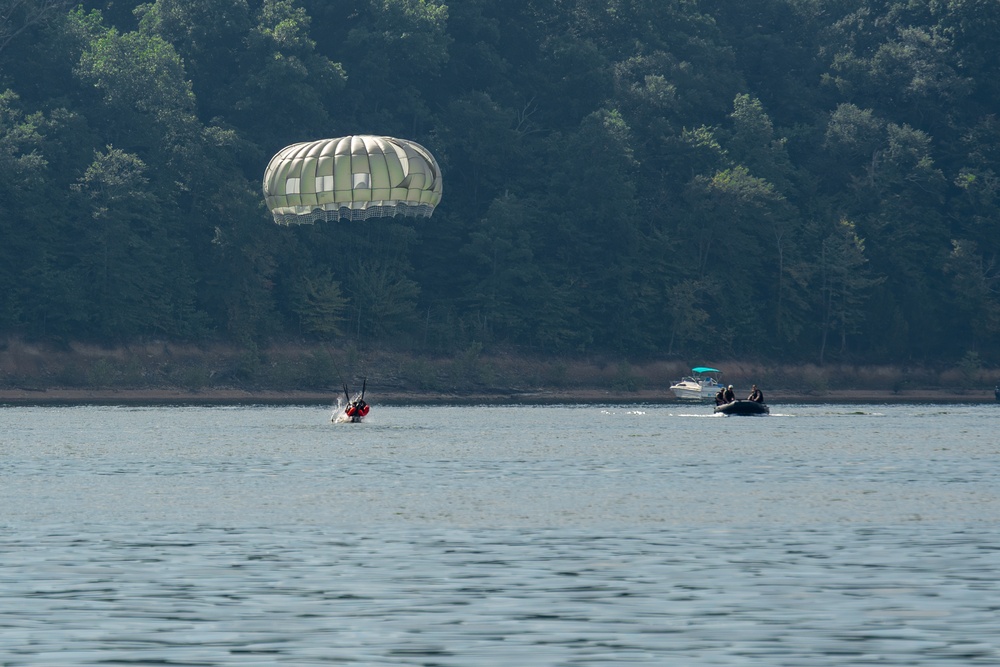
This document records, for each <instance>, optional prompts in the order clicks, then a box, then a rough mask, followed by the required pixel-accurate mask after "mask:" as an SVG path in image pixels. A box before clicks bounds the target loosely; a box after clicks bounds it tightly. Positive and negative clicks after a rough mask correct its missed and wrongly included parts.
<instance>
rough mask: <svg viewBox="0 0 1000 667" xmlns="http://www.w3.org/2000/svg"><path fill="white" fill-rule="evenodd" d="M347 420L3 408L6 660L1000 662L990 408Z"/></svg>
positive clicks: (601, 410) (290, 410)
mask: <svg viewBox="0 0 1000 667" xmlns="http://www.w3.org/2000/svg"><path fill="white" fill-rule="evenodd" d="M372 398H373V399H376V397H375V396H372ZM329 418H330V410H329V409H328V408H325V407H322V406H320V407H316V406H298V407H287V406H286V407H269V406H247V407H95V406H81V407H0V665H2V666H4V667H11V666H15V665H44V666H46V667H49V666H53V667H60V666H70V665H72V666H79V665H241V666H243V665H379V666H380V665H447V666H454V667H480V666H496V667H509V666H510V665H517V666H518V667H531V666H536V665H537V666H542V665H545V666H548V665H552V666H555V665H559V666H570V665H573V666H577V665H578V666H589V665H679V666H684V667H690V666H701V665H761V666H767V667H774V666H779V665H788V666H794V667H808V666H811V665H838V666H839V665H851V666H855V665H908V666H912V665H939V666H941V667H945V666H947V667H954V666H956V665H998V664H1000V406H997V405H774V406H772V414H771V415H770V416H767V417H716V416H714V415H711V408H710V407H709V406H707V405H706V406H680V405H677V404H670V405H603V406H601V405H597V406H595V405H580V406H534V407H523V406H500V407H489V406H483V407H423V406H422V407H403V406H397V407H389V406H382V407H380V406H379V405H378V403H377V400H376V402H375V404H374V405H373V407H372V413H371V415H370V416H369V418H368V420H367V421H366V422H365V423H363V424H331V423H330V421H329Z"/></svg>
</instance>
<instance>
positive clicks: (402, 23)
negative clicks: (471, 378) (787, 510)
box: [0, 0, 1000, 363]
mask: <svg viewBox="0 0 1000 667" xmlns="http://www.w3.org/2000/svg"><path fill="white" fill-rule="evenodd" d="M998 28H1000V5H998V4H997V3H984V2H977V1H976V0H949V1H944V0H942V1H941V2H928V3H907V2H902V1H895V2H894V1H892V0H887V1H883V0H880V1H878V2H875V1H874V0H829V1H827V0H767V1H766V2H754V3H744V2H736V1H734V0H698V1H693V0H692V1H690V2H682V3H668V2H662V1H660V0H657V1H652V0H632V1H630V2H611V3H609V2H589V1H587V0H574V1H571V2H553V1H552V0H463V2H461V3H453V4H450V3H447V2H435V1H431V0H350V1H348V0H155V1H154V2H147V3H139V2H132V3H129V2H124V3H123V2H114V3H112V2H103V1H88V2H84V3H82V4H80V5H70V4H69V3H67V2H56V1H55V0H0V333H3V334H6V335H20V336H24V337H28V338H37V339H56V340H71V339H80V340H90V341H95V342H102V343H107V344H123V343H128V342H131V341H143V340H151V339H168V340H184V341H194V342H199V341H218V340H222V341H230V342H233V343H236V344H240V345H245V346H248V347H250V348H254V347H256V346H259V345H262V344H265V343H267V342H269V341H275V340H278V341H280V340H317V341H342V342H344V341H354V342H357V343H358V344H364V345H372V344H377V345H382V346H391V347H394V348H398V349H409V350H419V351H429V352H445V353H447V352H453V351H463V350H467V349H489V348H491V347H503V348H508V349H521V350H530V351H532V352H536V353H537V352H542V353H568V354H575V353H608V354H612V355H617V356H620V357H626V358H628V357H635V358H638V357H651V356H655V355H663V354H670V355H683V356H684V357H686V358H690V359H694V360H696V359H697V358H699V357H701V356H703V355H705V356H711V357H713V358H718V357H720V356H726V355H736V356H743V357H752V358H759V359H781V360H787V361H793V360H795V361H830V360H845V359H846V360H855V361H884V362H907V361H920V362H926V361H934V360H945V361H947V360H957V359H961V358H963V357H965V356H966V355H967V353H970V352H975V353H977V354H978V355H979V356H980V357H981V358H982V359H983V360H985V361H987V362H991V363H997V362H1000V353H998V352H997V350H1000V347H998V343H1000V292H998V290H1000V283H998V274H997V268H998V267H997V264H998V262H997V257H998V253H1000V233H998V223H1000V206H998V204H1000V179H998V176H997V173H998V171H1000V170H998V164H1000V121H998V119H997V115H996V114H997V110H998V109H1000V85H998V83H997V81H998V80H1000V71H998V70H1000V64H998V61H997V59H996V57H995V54H996V51H995V46H994V43H995V38H996V34H997V29H998ZM358 133H368V134H386V135H393V136H400V137H405V138H408V139H413V140H416V141H418V142H420V143H422V144H424V145H425V146H427V147H428V148H429V149H430V150H431V151H432V152H433V153H434V155H435V156H436V157H437V159H438V161H439V162H440V164H441V167H442V169H443V172H444V183H445V191H444V199H443V202H442V204H441V206H440V207H439V209H438V211H437V212H436V213H435V215H434V216H433V218H431V219H430V220H421V221H411V220H403V219H400V220H394V221H370V222H367V223H354V224H347V223H342V224H322V225H312V226H304V227H296V228H279V227H277V226H276V225H274V224H273V223H272V222H271V221H270V217H269V215H268V213H267V211H266V209H265V207H264V203H263V197H262V195H261V193H260V179H261V176H262V173H263V169H264V166H265V165H266V163H267V160H268V159H269V158H270V156H271V155H272V154H273V153H275V152H276V151H277V150H279V149H280V148H282V147H283V146H285V145H287V144H289V143H293V142H296V141H304V140H312V139H319V138H326V137H335V136H342V135H346V134H358Z"/></svg>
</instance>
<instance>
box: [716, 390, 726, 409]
mask: <svg viewBox="0 0 1000 667" xmlns="http://www.w3.org/2000/svg"><path fill="white" fill-rule="evenodd" d="M715 404H716V405H725V404H726V388H725V387H722V386H720V387H719V391H717V392H715Z"/></svg>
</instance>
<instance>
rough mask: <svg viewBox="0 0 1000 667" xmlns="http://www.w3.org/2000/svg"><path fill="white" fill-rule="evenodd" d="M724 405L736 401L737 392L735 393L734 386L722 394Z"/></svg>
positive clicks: (727, 388) (730, 386)
mask: <svg viewBox="0 0 1000 667" xmlns="http://www.w3.org/2000/svg"><path fill="white" fill-rule="evenodd" d="M722 399H723V400H722V402H723V403H732V402H733V401H735V400H736V392H734V391H733V385H729V386H728V387H726V391H725V392H723V394H722Z"/></svg>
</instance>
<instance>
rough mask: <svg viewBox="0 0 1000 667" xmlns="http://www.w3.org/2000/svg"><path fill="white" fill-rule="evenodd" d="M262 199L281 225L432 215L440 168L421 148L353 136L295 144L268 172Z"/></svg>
mask: <svg viewBox="0 0 1000 667" xmlns="http://www.w3.org/2000/svg"><path fill="white" fill-rule="evenodd" d="M264 199H265V200H266V201H267V207H268V208H269V209H270V211H271V215H272V216H274V221H275V222H276V223H278V224H279V225H293V224H305V223H314V222H320V221H326V222H332V221H335V220H367V219H369V218H381V217H393V216H399V215H402V216H411V217H430V216H431V214H432V213H433V212H434V207H435V206H437V205H438V204H439V203H440V201H441V169H440V168H439V167H438V164H437V161H436V160H435V159H434V156H433V155H431V153H430V151H428V150H427V149H426V148H424V147H423V146H421V145H420V144H418V143H416V142H413V141H408V140H406V139H396V138H394V137H376V136H371V135H353V136H347V137H339V138H336V139H320V140H319V141H308V142H303V143H298V144H292V145H291V146H286V147H285V148H283V149H281V150H280V151H278V153H277V154H275V156H274V157H273V158H271V161H270V163H268V165H267V169H266V170H265V172H264Z"/></svg>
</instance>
